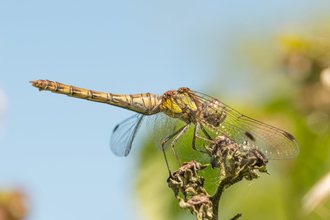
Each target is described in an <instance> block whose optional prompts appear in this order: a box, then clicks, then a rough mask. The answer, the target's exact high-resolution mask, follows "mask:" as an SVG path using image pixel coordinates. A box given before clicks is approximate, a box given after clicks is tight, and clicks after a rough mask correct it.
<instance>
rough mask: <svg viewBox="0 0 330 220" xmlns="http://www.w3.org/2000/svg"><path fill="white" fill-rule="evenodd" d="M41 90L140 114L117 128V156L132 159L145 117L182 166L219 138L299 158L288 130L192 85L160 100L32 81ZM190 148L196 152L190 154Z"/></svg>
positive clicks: (114, 144)
mask: <svg viewBox="0 0 330 220" xmlns="http://www.w3.org/2000/svg"><path fill="white" fill-rule="evenodd" d="M30 83H32V85H33V86H34V87H37V88H39V90H40V91H42V90H48V91H51V92H54V93H59V94H65V95H68V96H71V97H75V98H80V99H86V100H89V101H94V102H100V103H106V104H109V105H114V106H117V107H121V108H125V109H128V110H131V111H133V112H136V113H137V114H135V115H133V116H132V117H130V118H128V119H126V120H124V121H123V122H121V123H119V124H118V125H116V126H115V128H114V130H113V132H112V136H111V140H110V148H111V150H112V152H113V153H114V154H115V155H117V156H127V155H128V154H129V153H130V151H131V148H132V143H133V140H134V138H135V136H136V134H137V132H138V130H139V128H140V127H141V124H142V122H143V120H144V119H145V118H148V120H147V130H148V133H149V136H150V137H151V138H152V140H153V141H154V143H155V145H156V146H157V147H158V149H160V150H161V151H162V152H163V154H164V157H165V161H166V165H167V169H168V171H169V173H170V175H171V171H170V167H169V163H168V159H167V157H166V152H165V151H166V150H167V149H171V150H172V152H173V153H174V155H175V157H176V159H177V161H178V163H179V165H181V164H180V159H179V157H178V152H179V155H180V157H185V158H194V157H197V156H198V155H205V153H206V152H205V151H203V147H201V146H202V145H201V144H199V143H200V142H201V141H202V142H209V143H212V142H213V140H214V138H215V137H216V136H219V135H222V136H225V137H227V138H230V139H231V140H232V141H234V142H235V143H237V144H243V143H244V145H248V146H249V147H250V148H252V149H257V150H259V151H261V152H262V153H263V154H264V155H265V156H266V157H267V158H268V159H278V160H281V159H292V158H295V157H296V156H297V155H298V154H299V145H298V142H297V140H296V139H295V138H294V137H293V136H292V135H291V134H289V133H288V132H286V131H283V130H281V129H279V128H276V127H273V126H271V125H268V124H266V123H263V122H260V121H257V120H255V119H252V118H250V117H248V116H245V115H243V114H241V113H239V112H238V111H236V110H235V109H233V108H232V107H230V106H229V105H226V104H225V103H223V102H221V101H220V100H218V99H215V98H212V97H211V96H208V95H206V94H203V93H199V92H196V91H192V90H190V89H189V88H187V87H182V88H179V89H178V90H169V91H167V92H165V93H164V94H163V95H160V96H157V95H155V94H151V93H143V94H136V95H118V94H112V93H103V92H96V91H92V90H87V89H82V88H78V87H75V86H71V85H66V84H62V83H59V82H55V81H49V80H35V81H30ZM187 145H190V146H191V148H190V147H189V148H190V149H193V150H192V151H185V150H182V149H187Z"/></svg>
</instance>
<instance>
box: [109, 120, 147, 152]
mask: <svg viewBox="0 0 330 220" xmlns="http://www.w3.org/2000/svg"><path fill="white" fill-rule="evenodd" d="M143 119H144V115H141V114H136V115H133V116H131V117H129V118H128V119H126V120H125V121H123V122H121V123H119V124H118V125H116V127H115V128H114V129H113V132H112V135H111V140H110V148H111V151H112V152H113V153H114V154H115V155H117V156H119V157H122V156H127V155H128V154H129V152H130V151H131V148H132V143H133V140H134V138H135V135H136V133H137V132H138V130H139V128H140V127H141V124H142V121H143Z"/></svg>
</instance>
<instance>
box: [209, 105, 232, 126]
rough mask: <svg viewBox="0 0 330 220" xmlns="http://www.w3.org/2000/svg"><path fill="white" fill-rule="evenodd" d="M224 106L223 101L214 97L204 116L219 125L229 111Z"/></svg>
mask: <svg viewBox="0 0 330 220" xmlns="http://www.w3.org/2000/svg"><path fill="white" fill-rule="evenodd" d="M224 107H225V106H224V105H223V104H222V102H220V101H219V100H217V99H212V100H211V101H210V102H209V104H208V105H207V106H206V108H205V112H204V116H205V119H206V121H207V122H208V123H210V124H211V125H213V126H215V127H218V126H219V125H220V123H222V122H223V121H224V120H225V118H226V116H227V111H226V109H225V108H224Z"/></svg>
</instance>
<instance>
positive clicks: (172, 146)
mask: <svg viewBox="0 0 330 220" xmlns="http://www.w3.org/2000/svg"><path fill="white" fill-rule="evenodd" d="M189 126H190V124H186V125H185V126H183V127H181V128H180V129H178V130H177V131H176V132H174V133H173V134H171V135H170V136H168V137H167V138H165V140H163V141H162V151H163V154H164V157H165V161H166V165H167V169H168V171H169V172H170V176H171V170H170V166H169V165H168V161H167V157H166V153H165V148H164V145H165V144H166V142H167V141H169V140H170V139H172V138H173V137H174V136H175V135H177V134H179V135H178V136H177V137H176V138H175V139H174V141H173V142H172V144H171V148H172V150H173V153H174V155H175V157H176V159H177V161H178V163H179V165H180V166H181V163H180V160H179V158H178V155H177V154H176V152H175V150H174V145H175V143H176V142H177V141H178V139H179V138H180V137H181V136H182V135H183V134H184V133H185V132H186V131H187V129H188V128H189Z"/></svg>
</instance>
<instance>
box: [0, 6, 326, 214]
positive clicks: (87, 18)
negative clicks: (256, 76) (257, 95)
mask: <svg viewBox="0 0 330 220" xmlns="http://www.w3.org/2000/svg"><path fill="white" fill-rule="evenodd" d="M326 2H327V1H302V0H295V1H284V0H283V1H273V2H270V1H267V3H266V1H263V2H262V1H240V2H237V1H236V2H235V3H234V2H231V1H195V0H193V1H191V0H189V1H145V0H142V1H117V2H115V1H70V0H69V1H52V2H51V1H2V2H1V3H0V93H2V96H4V97H5V100H6V102H5V104H4V103H0V105H1V107H0V111H1V110H3V109H4V112H3V113H0V117H2V118H0V123H1V129H0V132H1V133H0V155H1V159H0V187H11V186H17V187H21V188H23V189H25V190H26V192H27V194H28V196H29V202H30V216H29V218H28V219H31V220H32V219H33V220H44V219H47V220H58V219H81V220H84V219H86V220H87V219H136V218H137V217H136V212H137V209H139V206H138V205H137V202H136V201H135V199H134V198H133V197H132V194H134V192H133V188H134V186H133V183H132V182H131V177H130V176H131V175H132V174H134V172H135V167H136V166H137V163H138V162H137V159H136V156H137V154H138V152H139V149H140V146H139V143H140V145H141V143H142V142H143V138H144V137H145V136H144V134H145V132H141V134H140V136H139V137H138V139H137V141H136V143H135V145H134V146H133V147H134V148H133V150H132V152H131V154H130V155H129V156H128V157H127V158H117V157H116V156H114V155H113V154H112V153H111V151H110V150H109V139H110V134H111V131H112V129H113V128H114V126H115V125H116V124H117V123H119V122H121V121H122V120H124V119H125V118H127V117H129V116H130V115H132V114H133V113H131V112H129V111H126V110H123V109H119V108H115V107H112V106H108V105H105V104H99V103H92V102H88V101H85V100H79V99H74V98H69V97H66V96H63V95H57V94H52V93H50V92H38V90H37V89H35V88H33V87H32V86H31V85H30V83H29V81H30V80H37V79H49V80H55V81H58V82H62V83H66V84H71V85H75V86H79V87H83V88H87V89H92V90H96V91H104V92H112V93H117V94H135V93H144V92H152V93H156V94H161V93H163V92H164V91H166V90H169V89H176V88H179V87H182V86H186V87H189V88H191V89H193V90H198V91H201V92H207V91H210V86H212V87H213V91H214V90H217V87H216V86H218V87H219V90H220V89H221V88H224V87H225V88H227V90H230V89H231V90H236V89H237V88H236V87H235V86H236V85H237V84H238V85H240V84H244V81H241V82H238V81H240V80H241V79H243V78H244V77H243V76H239V75H235V77H230V76H229V78H228V79H227V78H225V77H228V73H222V71H230V69H228V67H226V61H227V59H228V57H227V56H226V54H227V52H226V51H225V49H226V50H228V49H229V50H230V47H227V46H226V45H227V44H228V42H231V39H232V38H235V37H237V36H238V35H240V34H244V33H246V32H247V31H249V30H255V31H256V33H257V34H267V33H268V34H269V32H267V31H269V30H277V29H280V28H290V26H295V25H302V24H303V22H304V21H306V20H308V19H309V18H312V17H313V15H314V14H315V13H318V12H319V11H322V10H323V11H324V12H325V11H328V9H329V4H326ZM317 6H318V7H317ZM320 6H321V7H320ZM325 6H327V7H325ZM320 8H323V9H320ZM314 9H315V10H314ZM304 19H305V20H304ZM215 56H216V57H215ZM221 74H223V75H221ZM221 77H223V80H221V81H215V80H219V79H221ZM221 91H223V89H221ZM142 130H143V129H142Z"/></svg>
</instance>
